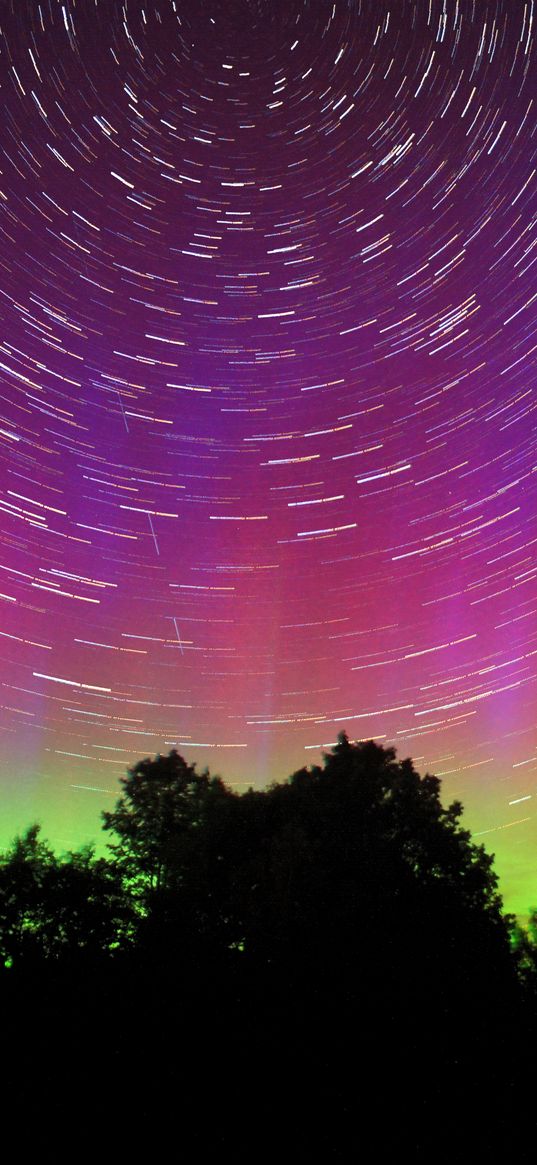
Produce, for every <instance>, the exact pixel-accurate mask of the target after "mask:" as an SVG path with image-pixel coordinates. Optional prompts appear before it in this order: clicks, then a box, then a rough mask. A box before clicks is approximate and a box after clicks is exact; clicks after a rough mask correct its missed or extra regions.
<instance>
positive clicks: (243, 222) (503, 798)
mask: <svg viewBox="0 0 537 1165" xmlns="http://www.w3.org/2000/svg"><path fill="white" fill-rule="evenodd" d="M536 15H537V14H535V13H534V2H533V0H527V2H524V0H476V2H475V3H474V2H472V0H413V2H411V0H392V2H391V3H389V2H388V0H346V2H343V0H336V3H334V4H332V3H331V2H330V0H316V2H312V0H303V2H299V0H285V2H283V0H282V2H279V0H257V2H254V0H249V2H246V0H243V2H239V0H225V2H224V0H221V2H220V3H216V2H214V3H212V2H210V0H205V2H201V0H175V2H174V0H157V2H155V3H151V2H148V3H147V4H146V5H145V6H144V5H143V4H142V3H139V2H138V0H133V2H131V0H128V2H127V0H125V3H124V4H121V3H120V0H115V2H110V0H79V2H78V3H75V0H66V2H65V3H61V2H59V0H42V2H41V3H37V2H36V0H11V2H10V3H7V2H6V3H4V5H3V6H2V13H1V18H0V19H1V25H0V50H1V57H0V70H1V71H0V76H1V82H2V89H1V99H2V119H1V129H0V231H1V238H0V321H1V329H0V348H1V352H0V380H1V406H0V413H1V418H0V454H1V461H0V465H1V469H0V473H1V478H0V481H1V486H2V488H1V493H0V497H1V503H0V504H1V508H2V522H1V531H2V536H1V552H0V565H1V570H0V575H1V577H0V591H1V605H0V628H1V637H0V658H1V665H0V678H1V681H2V684H1V689H0V704H1V705H2V709H1V713H0V724H1V728H2V737H1V740H2V798H1V830H0V834H1V836H0V840H1V842H2V843H3V844H7V842H9V840H10V839H11V837H12V836H13V834H14V833H15V831H16V830H20V829H22V828H24V827H25V826H26V825H28V824H29V823H30V822H31V821H33V820H35V819H39V820H41V821H42V822H43V827H44V832H45V834H46V836H48V838H49V839H50V841H51V843H52V844H53V845H55V846H56V847H57V848H58V849H59V850H61V849H65V848H68V847H71V846H76V845H78V844H80V843H81V842H82V841H86V840H89V839H91V838H97V837H98V835H99V814H100V811H101V810H102V809H103V808H111V807H112V805H113V802H114V800H115V798H116V796H117V793H118V785H117V781H118V778H119V777H120V776H122V775H123V774H124V772H125V770H126V767H127V766H128V765H129V764H132V763H134V762H135V761H136V760H137V759H139V758H140V757H143V756H148V755H154V754H155V753H158V752H168V751H169V749H170V748H171V747H177V748H178V750H179V751H180V752H181V753H182V754H183V755H184V756H185V757H186V758H187V759H188V760H189V761H193V760H195V761H196V762H197V763H198V765H199V766H200V767H203V766H204V765H206V764H207V765H209V767H210V769H211V771H212V772H220V773H221V775H222V776H223V777H224V778H225V779H226V780H227V781H228V782H229V783H231V784H232V785H234V786H235V787H237V788H238V789H243V788H245V787H247V786H248V785H250V784H252V783H253V784H254V785H258V786H263V785H265V784H266V783H267V782H269V781H271V780H274V779H283V778H285V777H286V776H287V775H288V774H289V773H290V772H292V771H293V770H294V769H296V768H299V767H302V766H303V765H307V764H312V763H319V761H320V758H321V750H322V748H323V747H327V746H329V745H330V744H332V743H333V742H334V741H335V740H336V737H337V734H338V732H340V731H341V730H342V729H345V730H346V731H347V733H348V735H349V737H351V739H368V738H371V737H373V738H374V739H375V740H377V741H379V742H380V743H382V744H386V745H388V744H391V745H394V746H395V747H396V748H397V752H398V756H399V757H401V758H402V757H404V756H408V755H410V756H412V757H413V759H414V761H415V763H416V767H417V768H418V769H419V770H420V772H422V773H423V772H425V771H426V770H429V771H431V772H434V773H435V774H437V775H438V776H440V777H441V778H442V782H443V798H444V801H445V802H447V801H448V800H451V799H453V798H457V799H460V800H461V801H462V802H463V804H464V806H465V814H464V818H463V823H464V824H465V825H466V826H467V827H468V828H471V829H472V831H473V832H474V834H475V837H476V840H477V841H481V840H482V841H483V842H484V844H485V845H486V846H487V849H489V850H492V851H495V852H496V854H497V863H496V864H497V869H498V871H499V873H500V876H501V890H502V891H503V893H504V896H505V901H506V905H507V906H508V907H509V908H510V909H515V910H519V911H520V912H524V911H526V910H527V909H528V907H529V906H530V905H531V904H533V903H534V902H535V901H537V818H536V817H535V814H534V809H533V804H534V801H533V797H534V793H535V790H536V784H537V751H536V749H537V727H536V707H537V699H536V684H535V673H536V659H537V617H536V614H537V601H536V582H537V555H536V548H537V499H536V485H537V479H536V476H535V474H536V459H535V447H536V446H535V416H536V413H535V407H536V406H535V388H534V381H535V369H536V365H537V335H536V318H537V311H536V309H537V284H536V274H537V268H535V262H536V261H537V253H536V254H533V251H534V248H535V242H536V236H535V231H534V227H535V223H536V215H535V196H534V191H535V186H536V171H537V160H536V154H537V119H536V111H537V73H536V61H535V16H536Z"/></svg>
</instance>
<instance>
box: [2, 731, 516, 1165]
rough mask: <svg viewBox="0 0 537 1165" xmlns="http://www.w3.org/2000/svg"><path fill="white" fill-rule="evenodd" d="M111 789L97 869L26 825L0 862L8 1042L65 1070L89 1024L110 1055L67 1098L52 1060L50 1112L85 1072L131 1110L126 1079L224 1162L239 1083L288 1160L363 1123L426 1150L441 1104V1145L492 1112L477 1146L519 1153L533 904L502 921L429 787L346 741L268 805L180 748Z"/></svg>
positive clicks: (390, 759) (492, 893)
mask: <svg viewBox="0 0 537 1165" xmlns="http://www.w3.org/2000/svg"><path fill="white" fill-rule="evenodd" d="M121 785H122V789H121V795H120V797H119V799H118V801H117V804H116V806H115V808H114V810H113V811H111V812H107V813H105V814H103V825H104V830H105V833H106V834H107V836H108V837H109V839H110V844H109V848H110V853H111V857H110V859H104V858H99V859H97V858H96V857H95V855H94V853H93V851H92V849H91V848H87V849H85V850H82V851H80V852H79V853H77V854H68V855H66V856H65V857H63V858H61V859H60V858H57V857H55V855H54V854H53V852H52V850H51V849H50V848H49V847H48V846H47V845H46V844H45V843H44V842H43V841H41V838H40V835H39V828H38V826H33V827H31V828H30V829H29V830H28V831H27V832H26V833H25V834H24V835H23V837H21V838H18V839H16V841H15V842H14V843H13V845H12V847H11V848H10V850H9V851H8V852H7V853H6V854H4V855H3V856H2V857H1V858H0V953H1V955H2V958H3V961H4V966H5V967H6V969H5V971H4V974H3V976H0V982H1V983H2V986H3V994H2V993H0V1007H1V1008H2V1009H3V1013H2V1022H3V1023H4V1028H5V1030H6V1031H9V1030H10V1024H11V1022H12V1016H13V1017H18V1021H17V1022H18V1023H19V1026H20V1022H21V1020H20V1017H21V1016H24V1023H25V1024H26V1025H27V1028H26V1029H25V1030H26V1032H27V1035H26V1037H25V1039H26V1042H29V1041H31V1040H32V1039H33V1040H34V1043H35V1038H36V1037H35V1033H36V1032H39V1033H41V1034H40V1036H39V1038H40V1039H41V1040H42V1051H41V1053H40V1054H41V1055H45V1054H47V1055H49V1057H50V1051H49V1049H50V1048H51V1047H54V1046H56V1045H57V1046H58V1048H59V1047H60V1046H61V1047H62V1048H64V1047H65V1048H67V1049H68V1055H67V1059H68V1061H69V1062H70V1063H75V1062H77V1048H78V1045H79V1042H80V1040H81V1039H82V1038H84V1039H85V1040H86V1042H87V1046H88V1047H91V1046H92V1038H94V1037H93V1033H94V1032H95V1031H100V1032H101V1033H105V1034H106V1038H107V1041H108V1044H109V1055H108V1057H107V1059H106V1061H104V1062H103V1061H102V1059H101V1058H98V1057H97V1053H95V1056H93V1055H92V1054H89V1055H88V1056H87V1058H86V1061H85V1062H84V1063H83V1065H82V1066H81V1068H80V1071H81V1072H82V1076H81V1078H80V1079H78V1080H77V1081H76V1087H75V1084H74V1083H73V1085H71V1082H70V1080H69V1079H68V1078H66V1075H65V1069H64V1060H65V1055H64V1054H63V1053H62V1054H61V1055H60V1052H59V1051H58V1054H57V1055H56V1057H55V1058H54V1056H52V1060H51V1061H50V1063H51V1065H52V1066H51V1068H50V1073H51V1085H50V1089H49V1090H48V1091H47V1092H46V1096H47V1097H48V1099H49V1102H50V1103H53V1104H54V1103H55V1100H54V1097H55V1093H56V1090H57V1091H58V1092H59V1093H60V1094H61V1096H62V1097H64V1096H65V1094H66V1093H67V1094H68V1095H69V1096H70V1097H71V1102H72V1104H73V1105H75V1107H76V1096H75V1093H76V1095H78V1094H79V1093H80V1095H81V1096H84V1094H85V1093H86V1092H87V1089H88V1088H90V1087H92V1086H93V1079H94V1076H95V1073H96V1072H98V1073H99V1076H100V1078H101V1080H102V1081H103V1096H105V1095H106V1093H107V1091H108V1092H109V1091H110V1089H113V1090H114V1091H115V1095H116V1096H118V1095H119V1096H121V1097H122V1099H123V1103H124V1104H125V1105H126V1106H128V1105H129V1104H131V1101H132V1095H131V1080H132V1073H133V1071H134V1072H136V1073H137V1074H138V1077H139V1078H142V1077H143V1088H142V1090H141V1092H140V1106H141V1112H142V1113H145V1117H146V1118H147V1119H149V1118H151V1119H153V1117H154V1116H155V1114H157V1113H158V1114H159V1119H162V1114H163V1112H165V1111H168V1110H169V1111H170V1113H173V1112H174V1111H175V1105H176V1099H177V1096H178V1095H180V1096H181V1097H182V1101H183V1112H184V1113H185V1114H186V1113H188V1114H189V1120H190V1125H189V1127H190V1131H191V1134H192V1136H193V1137H194V1136H195V1137H197V1138H198V1144H199V1146H200V1147H204V1148H206V1147H207V1146H208V1145H209V1140H210V1138H211V1137H212V1141H211V1145H210V1147H211V1148H212V1149H221V1148H222V1146H226V1147H231V1146H233V1148H234V1149H235V1147H236V1144H237V1137H238V1135H239V1133H238V1126H237V1121H236V1119H235V1118H234V1116H233V1112H234V1107H233V1101H234V1089H236V1087H237V1086H238V1082H240V1090H241V1097H242V1109H241V1113H242V1117H241V1130H240V1133H241V1135H242V1134H244V1136H245V1137H246V1129H247V1124H248V1120H247V1117H248V1114H251V1118H252V1122H253V1125H254V1126H255V1130H256V1131H255V1133H254V1140H253V1142H250V1151H252V1145H254V1144H256V1143H257V1141H256V1138H257V1137H258V1133H257V1128H258V1126H259V1123H260V1122H261V1124H262V1125H263V1127H264V1128H265V1131H266V1135H267V1137H268V1135H269V1133H268V1131H267V1130H269V1129H270V1128H273V1129H274V1137H275V1144H274V1146H273V1148H274V1149H277V1148H278V1145H280V1149H281V1144H280V1140H281V1136H282V1135H283V1134H282V1131H281V1130H283V1128H284V1127H286V1130H287V1128H288V1127H289V1128H293V1127H294V1128H295V1134H296V1144H295V1148H296V1151H297V1152H300V1153H302V1154H304V1153H306V1154H308V1153H309V1159H315V1155H316V1153H317V1152H321V1153H322V1155H323V1157H326V1156H329V1157H331V1158H332V1159H338V1160H345V1161H346V1160H348V1156H349V1153H350V1152H354V1151H356V1152H358V1151H359V1150H360V1149H361V1147H362V1144H363V1136H364V1127H365V1126H367V1124H368V1122H369V1125H370V1126H371V1127H373V1126H374V1127H375V1128H378V1127H382V1128H383V1130H384V1131H383V1135H384V1137H385V1147H386V1148H387V1149H389V1150H390V1151H392V1152H395V1151H397V1152H401V1151H402V1149H404V1148H405V1146H406V1148H407V1149H410V1150H411V1152H412V1154H413V1157H412V1159H413V1160H416V1161H417V1160H420V1159H422V1157H421V1156H420V1154H421V1153H423V1159H424V1160H425V1159H426V1160H431V1159H435V1160H440V1159H441V1157H440V1156H439V1153H438V1131H437V1130H438V1114H439V1112H440V1111H441V1112H442V1136H443V1138H444V1139H446V1142H449V1143H450V1144H451V1145H452V1147H451V1149H450V1152H451V1153H452V1154H453V1152H458V1150H457V1144H458V1141H457V1134H458V1126H459V1121H460V1120H462V1119H463V1118H464V1116H466V1119H467V1120H468V1121H470V1120H471V1111H470V1109H471V1108H472V1109H473V1108H475V1110H476V1111H477V1112H479V1110H480V1108H481V1109H484V1108H486V1109H487V1111H488V1112H489V1114H490V1113H493V1114H494V1116H493V1117H491V1116H490V1115H489V1118H488V1120H489V1129H488V1131H487V1133H486V1136H488V1135H489V1133H490V1138H489V1139H490V1144H491V1146H492V1145H494V1146H495V1147H497V1145H498V1144H499V1143H500V1141H501V1138H502V1136H503V1135H504V1132H505V1133H506V1132H507V1131H508V1132H509V1139H510V1143H511V1137H512V1130H511V1129H510V1128H509V1129H507V1126H508V1124H509V1119H508V1114H509V1113H511V1114H512V1115H514V1111H515V1109H514V1097H515V1096H516V1097H520V1096H521V1095H522V1097H524V1095H525V1092H524V1089H525V1079H524V1063H525V1061H524V1056H523V1055H522V1049H521V1042H520V1039H519V1035H518V1033H519V1032H520V1031H529V1032H530V1033H535V1034H537V990H536V986H535V985H536V983H537V970H536V968H537V941H536V936H537V914H536V915H535V916H534V917H533V921H532V926H531V927H530V930H529V932H527V933H526V932H525V931H522V930H521V929H520V928H517V927H516V926H515V925H514V923H513V920H511V919H509V918H507V917H505V916H504V914H503V913H502V903H501V898H500V895H499V893H498V884H497V877H496V874H495V872H494V870H493V859H492V857H491V856H490V855H488V854H487V853H486V852H485V850H484V848H483V847H482V846H477V845H474V844H473V842H472V840H471V836H470V834H469V833H468V831H466V830H465V829H463V828H462V827H461V824H460V819H461V814H462V807H461V805H460V804H459V803H458V802H454V803H453V804H452V805H450V806H448V807H447V808H444V807H443V805H442V802H441V798H440V790H441V786H440V781H439V780H438V779H437V778H435V777H433V776H430V775H428V774H427V775H425V776H424V777H421V776H420V775H419V774H418V773H417V772H416V770H415V768H414V765H413V763H412V761H411V760H410V759H404V760H402V761H399V760H398V759H397V758H396V753H395V750H394V749H392V748H384V747H381V746H380V745H378V744H376V743H375V742H373V741H368V742H365V743H360V744H353V743H351V742H350V741H349V740H348V738H347V736H346V735H345V734H344V733H342V734H341V735H340V736H339V738H338V742H337V744H336V745H335V746H334V748H333V749H332V751H331V752H330V753H328V754H327V755H325V756H324V758H323V763H322V765H318V766H314V767H313V768H311V769H301V770H299V771H298V772H296V773H294V774H293V775H292V776H291V777H290V778H289V779H288V780H287V781H285V782H283V783H280V784H274V785H272V786H271V787H270V788H269V789H267V790H264V791H255V790H254V789H250V790H249V791H248V792H247V793H245V794H244V795H242V796H239V795H237V794H236V793H234V792H233V791H232V790H231V789H229V788H228V787H227V786H226V785H225V784H224V782H223V781H222V780H221V779H220V778H218V777H211V776H210V774H209V773H208V772H204V773H201V774H198V773H197V772H196V768H195V765H189V764H188V763H187V762H186V761H185V760H184V759H183V758H182V757H181V756H179V755H178V753H177V752H175V751H173V752H171V753H170V754H169V755H168V756H167V757H162V756H157V757H156V758H155V759H154V760H151V759H145V760H142V761H140V762H139V763H138V764H136V765H135V766H134V767H133V768H132V769H131V770H130V771H129V772H128V774H127V776H126V777H125V778H124V779H123V780H122V782H121ZM491 1017H493V1022H491ZM58 1031H59V1032H60V1033H61V1040H60V1042H59V1043H58V1038H57V1032H58ZM17 1040H18V1037H17V1036H13V1038H12V1040H11V1045H12V1046H13V1047H14V1048H15V1049H17V1048H19V1047H20V1048H21V1049H22V1047H23V1044H24V1042H25V1041H24V1040H22V1042H20V1041H19V1043H18V1042H17ZM55 1041H56V1044H55ZM8 1042H9V1041H8ZM170 1049H175V1051H174V1053H173V1058H172V1059H170ZM177 1049H180V1050H181V1054H180V1055H179V1054H178V1053H177ZM13 1055H14V1056H15V1052H14V1053H13ZM21 1055H22V1051H21ZM15 1059H16V1057H15ZM208 1061H209V1062H210V1064H211V1071H212V1073H213V1076H214V1079H215V1080H216V1079H218V1081H219V1087H218V1089H217V1090H216V1091H215V1090H213V1092H212V1093H211V1122H210V1123H211V1128H212V1129H213V1130H214V1135H213V1133H209V1131H208V1127H207V1111H206V1106H207V1097H206V1092H205V1091H204V1089H202V1088H200V1087H199V1081H200V1079H201V1078H202V1076H203V1074H204V1072H206V1066H207V1062H208ZM147 1064H150V1065H151V1072H150V1073H147V1071H146V1065H147ZM20 1075H21V1078H22V1077H23V1076H24V1060H23V1059H22V1061H21V1066H20ZM14 1079H16V1073H15V1075H14ZM275 1080H277V1081H278V1087H279V1091H278V1105H277V1112H276V1111H275V1107H274V1100H273V1097H274V1081H275ZM381 1081H383V1082H384V1083H383V1086H382V1087H380V1082H381ZM388 1081H392V1082H393V1085H390V1088H391V1091H390V1098H389V1115H390V1122H389V1123H390V1128H389V1129H388V1128H387V1127H386V1111H387V1109H386V1104H387V1100H386V1095H387V1093H386V1087H387V1082H388ZM58 1082H61V1087H60V1085H59V1083H58ZM118 1090H119V1092H118ZM446 1098H448V1099H449V1102H450V1104H449V1107H448V1108H446V1105H445V1103H444V1101H445V1100H446ZM528 1098H529V1095H528ZM62 1103H63V1102H62ZM104 1103H105V1102H104V1100H103V1105H104ZM517 1103H519V1101H518V1100H517ZM442 1106H443V1107H442ZM103 1112H104V1108H103ZM304 1113H307V1123H305V1119H304ZM409 1114H410V1115H409ZM496 1114H497V1115H496ZM505 1114H507V1116H506V1115H505ZM184 1119H185V1121H186V1119H187V1118H186V1115H185V1118H184ZM504 1126H505V1127H504ZM278 1130H280V1132H278ZM475 1131H476V1144H478V1143H479V1147H480V1151H482V1150H483V1147H484V1146H485V1144H486V1143H487V1142H486V1139H485V1140H484V1139H483V1137H484V1134H483V1129H482V1127H481V1125H479V1126H476V1130H475ZM287 1135H288V1134H287V1132H286V1136H287ZM204 1137H205V1140H204ZM450 1138H451V1142H450ZM286 1143H287V1145H288V1148H289V1150H290V1151H291V1146H290V1142H289V1141H287V1142H286ZM511 1149H513V1144H512V1143H511ZM518 1152H519V1159H521V1160H522V1159H524V1158H523V1155H522V1153H521V1151H520V1150H518ZM458 1159H463V1158H460V1154H459V1157H458Z"/></svg>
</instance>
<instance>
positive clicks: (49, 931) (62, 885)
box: [0, 824, 132, 968]
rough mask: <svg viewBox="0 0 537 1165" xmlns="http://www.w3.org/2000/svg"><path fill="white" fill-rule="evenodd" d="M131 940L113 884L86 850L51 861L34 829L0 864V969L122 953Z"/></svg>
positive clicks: (128, 919)
mask: <svg viewBox="0 0 537 1165" xmlns="http://www.w3.org/2000/svg"><path fill="white" fill-rule="evenodd" d="M131 933H132V910H131V908H130V905H129V902H128V901H127V900H126V899H125V896H124V895H123V893H122V887H121V881H120V878H119V876H118V874H117V872H116V871H115V869H114V867H113V866H112V865H111V864H110V863H109V862H107V861H105V860H104V859H98V860H96V859H95V856H94V851H93V848H92V847H91V846H86V847H84V848H83V849H82V850H80V851H78V852H76V853H69V854H66V855H65V856H64V857H63V858H58V857H56V855H55V854H54V853H53V851H52V850H51V849H50V847H49V846H48V845H47V843H46V842H44V841H42V840H41V838H40V827H39V825H37V824H35V825H32V826H30V827H29V828H28V829H27V830H26V832H25V833H24V834H23V835H22V837H17V838H16V839H15V841H14V842H13V845H12V846H11V849H10V850H8V851H7V853H5V854H3V855H2V856H1V857H0V959H1V960H2V961H3V963H4V966H8V967H11V966H14V967H15V968H17V967H19V966H26V967H28V966H29V965H32V964H35V963H36V962H37V961H39V962H43V961H49V962H60V961H63V962H66V961H67V960H71V961H72V960H73V959H78V960H80V959H84V958H85V959H88V958H92V959H95V958H100V957H102V956H105V957H106V956H107V955H109V954H110V953H111V952H113V951H114V950H119V949H122V948H123V947H125V946H126V945H128V943H129V940H130V935H131Z"/></svg>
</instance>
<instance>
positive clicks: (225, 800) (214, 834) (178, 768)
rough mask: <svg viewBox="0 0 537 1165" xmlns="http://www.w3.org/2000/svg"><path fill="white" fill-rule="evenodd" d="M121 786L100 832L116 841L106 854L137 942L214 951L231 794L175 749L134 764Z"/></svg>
mask: <svg viewBox="0 0 537 1165" xmlns="http://www.w3.org/2000/svg"><path fill="white" fill-rule="evenodd" d="M121 784H122V786H123V793H122V796H121V797H120V798H119V800H118V802H117V804H116V807H115V810H114V811H113V812H107V813H103V828H104V829H105V831H107V832H110V833H112V834H113V835H114V836H115V838H116V839H117V840H115V841H113V842H111V843H110V846H109V848H110V849H111V851H112V853H113V855H114V859H115V863H116V866H117V868H118V870H119V871H120V872H121V874H122V876H123V879H124V884H125V886H126V888H127V889H128V891H129V892H130V894H131V895H132V896H133V897H134V900H135V902H136V904H137V909H138V912H139V917H140V929H139V933H140V936H141V938H142V940H143V941H144V942H145V944H146V945H148V944H149V945H152V946H153V947H154V948H155V949H156V950H160V948H161V946H162V945H163V944H164V945H165V946H166V947H167V950H168V954H169V955H171V952H172V950H174V949H175V948H176V947H177V948H178V949H180V950H181V953H182V954H183V955H184V953H185V948H186V947H188V948H190V949H191V948H192V947H197V946H199V945H200V943H202V942H205V943H208V944H209V945H214V942H215V941H216V940H217V937H219V935H220V931H221V930H222V928H225V926H226V918H225V917H224V915H223V914H222V912H221V909H220V905H221V894H220V888H221V884H222V883H221V879H220V878H219V875H220V873H221V868H220V867H221V862H222V855H221V852H220V850H221V846H222V841H223V836H224V835H225V832H226V825H227V820H228V816H229V813H230V810H231V808H232V807H233V803H234V802H235V800H236V799H237V798H236V796H235V794H234V793H233V792H232V791H231V790H230V789H228V788H227V786H226V785H225V784H224V782H223V781H222V780H221V779H220V777H211V776H210V774H209V773H208V772H204V773H197V772H196V766H195V765H189V764H187V763H186V761H185V760H184V759H183V757H181V756H179V754H178V753H177V752H176V751H175V750H173V751H172V752H170V753H169V755H168V756H167V757H163V756H157V757H156V758H155V760H149V759H145V760H142V761H139V762H138V764H136V765H135V766H134V767H133V768H132V769H130V770H129V772H128V774H127V776H126V777H125V778H123V779H122V781H121Z"/></svg>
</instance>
